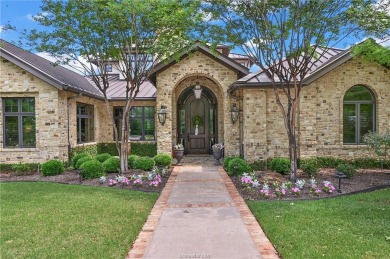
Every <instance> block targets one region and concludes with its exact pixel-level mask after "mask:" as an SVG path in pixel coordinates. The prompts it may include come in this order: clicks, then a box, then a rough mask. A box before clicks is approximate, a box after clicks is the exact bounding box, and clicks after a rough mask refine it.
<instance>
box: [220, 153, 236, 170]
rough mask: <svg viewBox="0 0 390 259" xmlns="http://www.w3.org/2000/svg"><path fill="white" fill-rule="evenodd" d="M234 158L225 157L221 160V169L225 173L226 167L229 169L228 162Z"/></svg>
mask: <svg viewBox="0 0 390 259" xmlns="http://www.w3.org/2000/svg"><path fill="white" fill-rule="evenodd" d="M234 158H237V157H236V156H228V157H225V158H224V159H223V168H224V169H225V171H228V167H229V162H230V161H231V160H232V159H234Z"/></svg>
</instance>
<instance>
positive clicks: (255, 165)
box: [249, 160, 267, 171]
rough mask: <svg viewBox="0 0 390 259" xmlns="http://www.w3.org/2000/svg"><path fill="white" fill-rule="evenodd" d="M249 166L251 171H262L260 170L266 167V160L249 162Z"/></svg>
mask: <svg viewBox="0 0 390 259" xmlns="http://www.w3.org/2000/svg"><path fill="white" fill-rule="evenodd" d="M249 166H250V168H251V169H252V170H253V171H262V170H265V169H267V161H266V160H257V161H255V162H253V163H250V164H249Z"/></svg>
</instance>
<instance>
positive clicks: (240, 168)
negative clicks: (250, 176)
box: [228, 157, 252, 176]
mask: <svg viewBox="0 0 390 259" xmlns="http://www.w3.org/2000/svg"><path fill="white" fill-rule="evenodd" d="M235 166H237V170H235V169H234V167H235ZM251 171H252V170H251V168H250V167H249V165H248V163H247V162H246V161H245V160H244V159H242V158H239V157H236V158H233V159H231V160H230V161H229V164H228V174H229V175H235V176H237V175H242V174H243V173H249V172H251Z"/></svg>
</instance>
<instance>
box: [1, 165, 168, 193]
mask: <svg viewBox="0 0 390 259" xmlns="http://www.w3.org/2000/svg"><path fill="white" fill-rule="evenodd" d="M171 172H172V168H170V169H169V170H167V173H166V174H165V175H164V177H162V179H161V180H162V182H161V184H159V185H158V186H157V187H154V186H150V185H149V181H145V182H144V183H143V184H142V186H137V185H134V184H132V183H130V184H129V185H122V184H116V185H114V186H109V185H108V180H109V179H115V177H116V176H118V174H116V173H114V174H107V175H106V178H107V182H106V183H103V184H101V183H99V179H90V180H83V181H82V182H80V177H79V175H78V174H77V172H76V171H65V172H64V173H62V174H60V175H54V176H42V175H41V174H39V173H37V172H36V173H32V174H28V175H16V174H15V173H13V172H7V173H0V182H20V181H25V182H55V183H63V184H77V185H90V186H99V187H109V188H122V189H127V190H137V191H144V192H161V191H162V189H163V188H164V186H165V184H166V182H167V181H168V178H169V176H170V174H171ZM134 174H135V175H140V174H145V172H144V171H142V170H130V171H128V172H126V173H125V174H123V176H125V177H127V178H129V179H130V177H131V176H132V175H134Z"/></svg>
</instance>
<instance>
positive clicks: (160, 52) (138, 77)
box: [25, 0, 203, 173]
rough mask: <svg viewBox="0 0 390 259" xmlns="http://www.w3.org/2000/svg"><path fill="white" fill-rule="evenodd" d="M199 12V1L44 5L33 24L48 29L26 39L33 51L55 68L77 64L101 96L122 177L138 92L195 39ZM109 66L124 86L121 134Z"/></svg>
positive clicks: (87, 0) (90, 0)
mask: <svg viewBox="0 0 390 259" xmlns="http://www.w3.org/2000/svg"><path fill="white" fill-rule="evenodd" d="M199 7H200V2H199V1H174V0H149V1H143V0H120V1H96V0H75V1H60V0H44V1H43V4H42V6H41V8H42V13H41V14H38V15H37V16H35V17H34V19H35V20H36V21H37V22H39V23H40V24H41V25H43V26H45V27H46V28H47V29H46V30H44V31H36V30H33V31H28V32H26V33H25V35H26V36H27V38H28V39H29V43H30V44H31V46H32V47H34V48H35V49H36V50H38V51H45V52H48V53H50V54H52V55H53V56H55V57H59V58H61V59H60V61H59V62H58V63H62V64H67V63H69V62H71V61H72V62H78V63H80V65H81V66H82V68H83V69H82V71H81V72H82V73H84V74H85V76H87V77H89V79H90V80H91V81H92V82H93V84H94V85H95V86H96V87H97V88H98V89H99V90H100V92H101V93H102V95H103V96H104V100H105V103H106V107H107V112H108V114H109V116H110V118H111V121H112V124H113V125H114V138H115V142H116V147H117V150H118V153H119V154H120V161H121V167H120V171H121V172H122V173H123V172H125V171H126V170H127V168H128V165H127V163H128V162H127V156H128V154H129V151H130V150H129V148H130V147H129V131H130V129H131V125H130V124H129V112H130V109H131V107H132V106H133V103H134V100H135V98H136V97H137V94H138V92H139V91H140V87H142V84H143V83H144V82H145V81H146V80H147V78H148V76H149V75H150V73H151V71H152V68H153V66H154V65H155V64H156V63H157V62H160V61H161V60H163V59H164V58H165V57H167V56H169V55H171V54H172V53H175V52H177V51H178V50H179V49H182V48H183V47H184V46H187V44H188V41H189V40H191V39H192V38H193V36H194V34H193V30H194V29H195V28H196V26H197V25H198V24H200V22H201V21H202V19H203V14H202V13H201V12H199V11H198V10H199V9H198V8H199ZM64 57H65V58H64ZM79 57H83V58H85V59H86V61H87V62H82V61H80V58H79ZM112 60H114V61H116V62H115V63H111V64H113V66H115V67H116V69H117V70H118V71H119V72H120V73H121V75H122V77H123V78H124V80H125V82H126V96H125V104H124V107H123V113H122V119H121V123H120V129H119V128H118V125H116V123H115V119H114V115H113V112H112V109H111V107H110V104H109V97H108V95H107V92H108V90H109V89H110V87H111V85H110V81H109V74H108V71H107V66H106V65H107V64H108V62H110V61H112ZM119 133H120V135H119Z"/></svg>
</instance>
